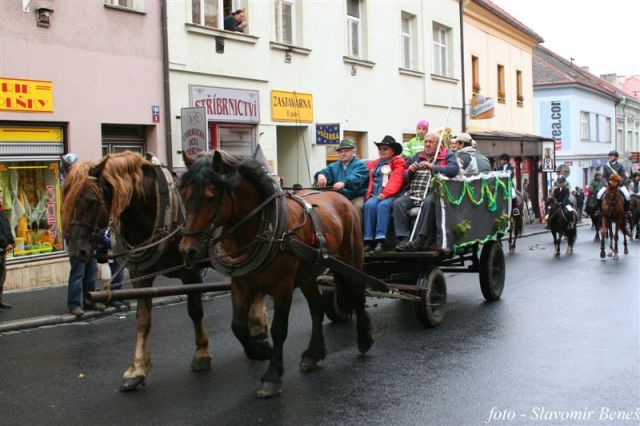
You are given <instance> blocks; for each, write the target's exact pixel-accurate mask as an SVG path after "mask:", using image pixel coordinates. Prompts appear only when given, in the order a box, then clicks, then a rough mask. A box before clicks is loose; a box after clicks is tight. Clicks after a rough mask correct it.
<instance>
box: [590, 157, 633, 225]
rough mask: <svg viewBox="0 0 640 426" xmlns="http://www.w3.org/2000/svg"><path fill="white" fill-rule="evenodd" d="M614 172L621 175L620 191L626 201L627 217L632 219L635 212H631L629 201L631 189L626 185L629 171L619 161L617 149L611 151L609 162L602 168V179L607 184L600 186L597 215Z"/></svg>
mask: <svg viewBox="0 0 640 426" xmlns="http://www.w3.org/2000/svg"><path fill="white" fill-rule="evenodd" d="M614 174H615V175H619V176H620V188H619V191H620V192H621V193H622V196H623V197H622V200H623V201H624V211H625V215H626V216H627V218H629V219H630V218H631V216H632V215H633V214H632V213H631V207H630V205H629V201H631V195H630V194H629V190H628V189H627V187H626V186H625V184H626V182H627V173H626V172H625V170H624V166H623V165H622V164H620V163H618V151H615V150H614V151H609V161H608V162H607V164H605V166H604V168H603V170H602V178H603V179H602V180H604V182H605V185H604V186H603V187H602V188H600V191H598V202H597V203H596V212H595V215H596V216H599V215H600V207H601V204H602V203H601V202H600V200H602V196H603V195H604V193H605V191H606V190H607V186H606V184H607V182H609V177H611V176H612V175H614Z"/></svg>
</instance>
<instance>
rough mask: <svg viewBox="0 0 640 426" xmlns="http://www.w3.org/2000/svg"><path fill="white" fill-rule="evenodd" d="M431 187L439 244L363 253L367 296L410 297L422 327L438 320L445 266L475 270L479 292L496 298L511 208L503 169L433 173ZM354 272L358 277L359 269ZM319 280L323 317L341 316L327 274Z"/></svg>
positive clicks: (502, 276) (336, 318)
mask: <svg viewBox="0 0 640 426" xmlns="http://www.w3.org/2000/svg"><path fill="white" fill-rule="evenodd" d="M432 191H433V193H434V195H436V198H435V200H436V230H435V232H437V246H438V247H439V248H440V250H437V251H433V250H432V251H415V252H396V251H385V252H382V253H374V252H371V253H367V254H366V255H365V261H364V268H363V274H364V275H365V278H364V279H365V280H366V282H367V292H368V295H369V296H372V297H384V298H396V299H403V300H408V301H413V302H414V303H415V309H416V316H417V318H418V320H419V321H420V323H421V324H422V325H424V326H425V327H434V326H437V325H438V324H440V323H441V322H442V320H443V319H444V316H445V303H446V300H447V287H446V279H445V275H444V273H446V272H455V273H477V274H478V276H479V281H480V289H481V291H482V295H483V296H484V298H485V299H486V300H487V301H489V302H492V301H495V300H498V299H499V298H500V296H501V294H502V290H503V287H504V279H505V260H504V253H503V251H502V246H501V242H500V239H501V237H502V236H503V235H505V234H506V233H507V232H508V228H509V217H510V212H511V180H510V178H509V175H508V173H504V172H493V173H489V174H483V175H478V176H474V177H471V178H464V179H447V178H437V179H434V181H433V184H432ZM353 278H354V279H358V274H357V273H354V275H353ZM372 278H374V279H372ZM320 282H321V284H322V285H323V300H324V307H325V313H326V315H327V317H328V318H329V319H330V320H332V321H336V322H340V321H344V320H346V319H347V316H346V315H344V314H342V313H341V312H340V309H339V307H338V305H337V303H336V302H337V300H336V297H335V294H334V291H333V285H332V284H333V282H332V279H331V276H322V277H321V278H320Z"/></svg>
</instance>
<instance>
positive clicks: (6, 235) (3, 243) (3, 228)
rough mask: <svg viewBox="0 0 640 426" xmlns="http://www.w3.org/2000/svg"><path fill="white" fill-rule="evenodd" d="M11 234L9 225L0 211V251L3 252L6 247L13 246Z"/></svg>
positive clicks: (13, 241)
mask: <svg viewBox="0 0 640 426" xmlns="http://www.w3.org/2000/svg"><path fill="white" fill-rule="evenodd" d="M15 243H16V242H15V240H14V238H13V233H12V232H11V225H10V224H9V221H8V220H7V218H6V217H5V215H4V212H3V211H0V250H2V251H4V250H5V249H6V248H7V246H9V245H15Z"/></svg>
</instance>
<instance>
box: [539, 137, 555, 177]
mask: <svg viewBox="0 0 640 426" xmlns="http://www.w3.org/2000/svg"><path fill="white" fill-rule="evenodd" d="M555 170H556V150H555V142H554V141H544V142H542V171H543V172H550V173H552V172H554V171H555Z"/></svg>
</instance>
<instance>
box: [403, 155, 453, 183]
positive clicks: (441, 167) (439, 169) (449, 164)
mask: <svg viewBox="0 0 640 426" xmlns="http://www.w3.org/2000/svg"><path fill="white" fill-rule="evenodd" d="M420 161H427V157H426V155H425V153H424V150H423V151H422V152H419V153H417V154H416V155H414V156H413V157H411V158H409V160H408V161H407V164H406V167H407V168H408V167H409V166H410V165H412V164H413V163H416V162H417V163H419V162H420ZM431 170H432V171H433V173H434V174H436V173H440V174H442V175H444V176H446V177H450V178H452V177H455V176H456V175H457V174H458V162H457V161H456V156H455V154H454V153H453V152H451V151H447V149H446V148H444V147H443V148H442V149H440V153H439V154H438V158H437V159H436V161H435V164H434V166H433V168H432V169H431ZM410 179H411V174H410V173H409V171H408V170H405V172H404V181H405V183H408V182H409V180H410Z"/></svg>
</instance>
